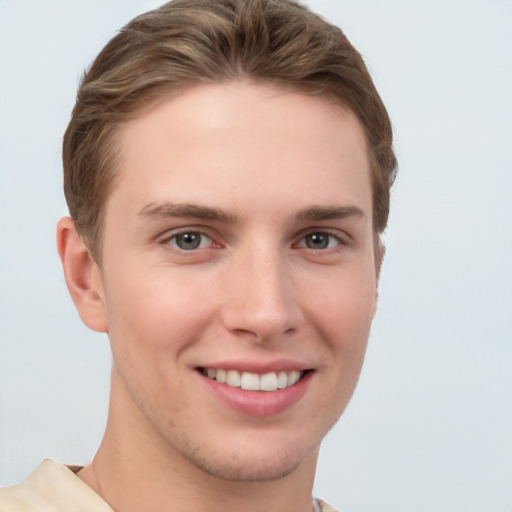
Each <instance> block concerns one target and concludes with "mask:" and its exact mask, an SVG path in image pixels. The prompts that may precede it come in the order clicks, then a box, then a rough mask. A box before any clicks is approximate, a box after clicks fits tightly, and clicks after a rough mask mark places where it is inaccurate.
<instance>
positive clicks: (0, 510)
mask: <svg viewBox="0 0 512 512" xmlns="http://www.w3.org/2000/svg"><path fill="white" fill-rule="evenodd" d="M79 469H81V468H80V467H79V466H64V465H63V464H59V463H58V462H55V461H54V460H51V459H46V460H45V461H44V462H43V463H42V464H41V465H40V466H39V467H38V468H37V469H36V470H35V471H34V472H33V473H32V474H31V475H30V476H29V477H27V478H26V479H25V480H24V481H23V482H22V483H21V484H18V485H11V486H9V487H3V488H1V489H0V512H114V511H113V509H112V508H110V507H109V506H108V505H107V504H106V503H105V501H103V499H102V498H101V497H100V496H99V495H98V494H96V493H95V492H94V491H93V490H92V489H91V488H90V487H89V486H88V485H87V484H85V483H84V482H83V481H82V480H80V478H78V477H77V476H76V474H75V473H76V472H77V471H78V470H79ZM317 502H318V504H319V506H320V510H321V512H336V511H335V510H334V509H333V508H332V507H330V506H329V505H327V504H326V503H324V502H323V501H321V500H317Z"/></svg>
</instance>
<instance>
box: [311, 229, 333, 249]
mask: <svg viewBox="0 0 512 512" xmlns="http://www.w3.org/2000/svg"><path fill="white" fill-rule="evenodd" d="M306 245H307V246H308V247H309V248H310V249H325V248H326V247H327V246H328V245H329V237H328V236H326V235H323V234H321V233H314V234H312V235H308V237H307V238H306Z"/></svg>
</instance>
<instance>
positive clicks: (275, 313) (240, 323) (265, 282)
mask: <svg viewBox="0 0 512 512" xmlns="http://www.w3.org/2000/svg"><path fill="white" fill-rule="evenodd" d="M292 270H293V269H291V268H290V264H289V262H287V261H286V257H284V256H283V255H281V254H280V253H279V251H278V250H270V249H264V248H261V247H260V248H258V249H254V250H248V251H245V252H244V253H241V254H238V255H237V256H236V258H235V257H234V258H233V260H232V261H231V262H230V268H229V270H228V271H227V275H225V276H224V279H225V282H224V286H223V289H224V294H223V304H222V312H221V315H222V321H223V323H224V325H225V327H226V328H227V329H228V330H230V331H231V332H234V333H236V334H237V335H239V336H246V337H249V338H252V339H254V340H258V341H260V342H271V341H274V340H277V339H278V338H279V337H281V336H282V335H286V334H290V333H292V332H294V331H296V329H297V328H298V326H299V324H300V320H301V316H302V315H301V308H300V304H299V300H298V299H299V297H298V295H297V290H296V287H295V283H294V278H293V271H292Z"/></svg>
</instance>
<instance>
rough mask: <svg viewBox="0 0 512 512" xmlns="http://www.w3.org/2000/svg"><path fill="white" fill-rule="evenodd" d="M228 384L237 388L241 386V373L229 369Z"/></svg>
mask: <svg viewBox="0 0 512 512" xmlns="http://www.w3.org/2000/svg"><path fill="white" fill-rule="evenodd" d="M226 384H227V385H228V386H233V387H235V388H237V387H238V386H240V374H239V373H238V372H237V371H236V370H229V371H228V373H227V378H226Z"/></svg>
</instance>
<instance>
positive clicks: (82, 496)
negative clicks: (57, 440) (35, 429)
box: [0, 459, 113, 512]
mask: <svg viewBox="0 0 512 512" xmlns="http://www.w3.org/2000/svg"><path fill="white" fill-rule="evenodd" d="M73 469H74V470H76V469H78V468H70V467H68V466H64V465H63V464H59V463H58V462H55V461H53V460H50V459H47V460H45V461H44V462H43V463H42V464H41V465H40V466H39V467H38V468H37V469H36V470H35V471H34V472H33V473H32V474H31V475H29V476H28V477H27V478H26V479H25V480H24V481H23V482H22V483H21V484H17V485H11V486H9V487H4V488H1V489H0V512H71V511H72V512H113V511H112V509H111V508H110V507H109V506H108V505H107V504H106V503H105V502H104V501H103V500H102V499H101V497H100V496H98V495H97V494H96V493H95V492H94V491H93V490H92V489H91V488H89V487H88V486H87V485H86V484H85V483H84V482H82V480H80V479H79V478H78V477H77V476H76V475H75V473H74V471H73Z"/></svg>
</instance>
